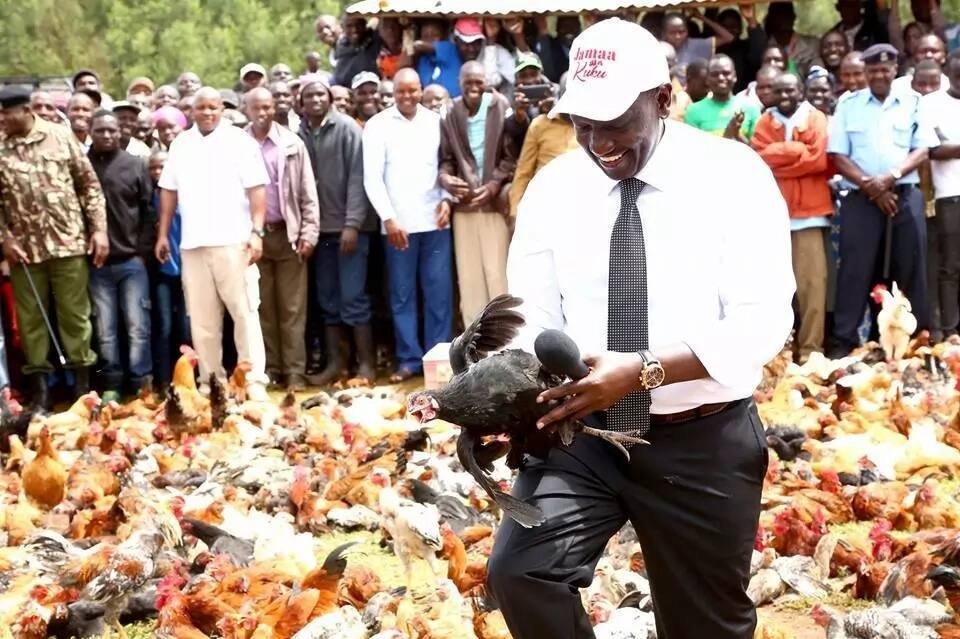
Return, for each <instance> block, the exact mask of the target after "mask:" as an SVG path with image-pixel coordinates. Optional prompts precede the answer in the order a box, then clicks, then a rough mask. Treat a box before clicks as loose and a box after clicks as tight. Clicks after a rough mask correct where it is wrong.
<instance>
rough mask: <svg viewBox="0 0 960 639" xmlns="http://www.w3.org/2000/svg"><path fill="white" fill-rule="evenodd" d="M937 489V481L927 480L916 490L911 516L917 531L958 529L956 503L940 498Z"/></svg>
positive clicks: (958, 512) (958, 515)
mask: <svg viewBox="0 0 960 639" xmlns="http://www.w3.org/2000/svg"><path fill="white" fill-rule="evenodd" d="M937 487H938V484H937V481H936V480H935V479H929V478H928V479H926V480H925V481H924V482H923V484H922V485H921V486H920V489H919V490H917V495H916V501H915V502H914V506H913V510H912V513H911V514H912V515H913V520H914V521H915V522H916V527H917V529H918V530H929V529H932V528H960V510H958V508H957V506H956V502H955V501H954V500H953V499H952V498H951V499H947V498H944V497H942V496H941V495H940V494H939V493H938V491H937Z"/></svg>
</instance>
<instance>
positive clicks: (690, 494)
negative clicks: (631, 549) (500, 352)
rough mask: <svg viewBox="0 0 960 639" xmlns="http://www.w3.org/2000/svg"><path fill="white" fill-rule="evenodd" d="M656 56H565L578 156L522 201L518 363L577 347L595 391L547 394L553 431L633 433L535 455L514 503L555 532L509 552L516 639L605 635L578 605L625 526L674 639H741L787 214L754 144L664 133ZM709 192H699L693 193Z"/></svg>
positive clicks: (600, 45)
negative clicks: (576, 423)
mask: <svg viewBox="0 0 960 639" xmlns="http://www.w3.org/2000/svg"><path fill="white" fill-rule="evenodd" d="M670 98H671V85H670V75H669V72H668V70H667V63H666V60H665V59H664V56H663V53H662V52H661V49H660V47H659V45H658V43H657V41H656V39H655V38H654V37H653V36H652V35H651V34H650V33H649V32H647V31H646V30H644V29H643V28H642V27H640V26H639V25H637V24H633V23H628V22H624V21H621V20H618V19H609V20H604V21H601V22H598V23H597V24H595V25H593V26H591V27H590V28H589V29H587V30H585V31H584V32H583V33H582V34H581V35H579V36H578V37H577V39H576V40H574V42H573V46H572V48H571V51H570V71H569V76H568V80H567V92H566V94H565V95H564V96H563V97H562V98H561V99H560V101H559V103H558V104H557V107H556V109H555V111H557V112H559V113H568V114H569V115H570V116H571V119H572V121H573V124H574V127H575V129H576V135H577V140H578V142H579V143H580V146H581V149H578V150H576V151H571V152H569V153H567V154H565V155H562V156H560V157H559V158H557V159H556V160H554V161H553V162H551V163H550V164H549V165H547V167H545V168H544V169H543V170H542V171H541V172H540V173H538V174H537V176H536V177H535V178H534V179H533V181H532V182H531V183H530V186H529V188H528V189H527V191H526V193H525V195H524V197H523V200H522V202H521V203H520V210H519V217H518V224H517V229H516V234H515V235H514V239H513V245H512V246H511V249H510V256H509V263H508V282H509V288H510V292H511V293H512V294H514V295H517V296H518V297H521V298H523V300H524V305H523V307H522V311H523V313H524V315H525V317H526V321H527V327H526V329H525V333H524V334H522V335H521V338H520V340H519V341H520V342H522V344H521V345H522V346H524V347H525V348H527V349H530V342H531V341H532V338H533V337H535V336H536V335H537V334H538V333H539V332H540V331H542V330H544V329H548V328H553V329H562V330H564V331H565V332H566V333H567V334H568V335H569V336H570V337H571V338H572V339H573V340H574V341H575V342H576V343H577V344H578V345H579V347H580V349H581V352H583V353H585V354H586V355H585V357H584V361H585V362H586V364H587V365H588V366H589V368H590V372H589V374H588V375H587V376H586V377H585V378H583V379H581V380H579V381H574V382H570V383H568V384H566V385H563V386H560V387H558V388H556V389H552V390H549V391H546V392H545V393H543V395H542V396H541V397H542V399H543V400H544V401H549V400H560V403H559V404H558V405H557V406H556V407H555V408H554V409H553V410H552V411H551V412H550V413H548V414H547V415H545V416H544V418H543V419H542V422H543V423H544V424H549V423H554V422H557V421H558V420H560V419H568V418H580V417H584V416H586V415H590V414H592V413H598V415H597V417H598V418H599V419H600V420H601V423H603V424H605V427H606V428H608V429H610V430H616V431H621V432H626V433H632V434H637V435H640V436H642V437H643V438H644V439H646V440H647V441H648V442H649V445H636V446H633V447H632V448H631V449H630V459H629V461H628V460H627V459H626V458H625V457H624V456H623V455H622V453H621V452H620V451H618V450H617V449H616V448H615V447H614V446H612V445H611V444H609V443H608V442H606V441H604V440H602V439H599V438H596V437H576V438H575V441H574V442H573V444H572V445H571V446H569V447H559V448H555V449H553V450H551V451H550V453H549V454H548V455H547V457H546V458H545V459H540V458H535V457H532V456H531V457H528V458H527V459H526V460H525V465H524V467H523V468H522V470H521V472H520V474H519V476H518V478H517V481H516V483H515V485H514V488H513V493H514V495H516V496H518V497H520V498H521V499H524V500H525V501H527V502H529V503H532V504H535V505H537V506H539V507H540V508H541V509H542V510H543V512H544V513H545V515H546V522H545V523H543V524H542V525H540V526H538V527H535V528H524V527H522V526H520V525H519V524H517V523H516V522H514V521H513V520H511V519H507V518H504V524H503V526H502V527H501V528H500V530H499V531H498V533H497V540H496V544H495V546H494V550H493V554H492V556H491V557H490V562H489V566H488V570H489V577H488V586H489V589H490V591H491V592H492V593H493V595H494V596H495V597H496V599H497V602H498V603H499V604H500V607H501V610H502V611H503V614H504V617H505V618H506V621H507V625H508V626H509V628H510V631H511V633H512V635H513V637H514V638H515V639H537V638H541V637H551V639H565V638H577V639H583V638H588V637H593V636H594V635H593V631H592V630H591V627H590V622H589V620H588V618H587V615H586V614H585V613H584V610H583V607H582V605H581V602H580V595H579V593H578V592H577V588H580V587H587V586H588V585H589V584H590V582H591V579H592V578H593V574H594V568H595V566H596V563H597V560H598V559H599V558H600V555H601V553H602V552H603V549H604V547H605V546H606V544H607V541H608V540H609V539H610V537H611V536H612V535H614V534H615V533H616V532H617V531H618V530H620V528H621V527H622V526H623V525H624V523H625V522H627V521H630V522H632V524H633V527H634V528H635V530H636V532H637V536H638V538H639V541H640V544H641V546H642V547H643V556H644V560H645V563H646V568H647V573H648V576H649V578H650V585H651V590H652V596H653V607H654V613H655V616H656V623H657V636H658V637H660V638H661V639H706V638H709V639H749V638H752V637H753V632H754V628H755V626H756V612H755V610H754V607H753V605H752V603H751V601H750V599H749V598H748V597H747V595H746V592H745V589H746V586H747V582H748V580H749V568H750V556H751V552H752V549H753V544H754V538H755V534H756V531H757V520H758V517H759V513H760V492H761V488H762V485H763V477H764V474H765V472H766V468H767V447H766V440H765V437H764V432H763V426H762V424H761V423H760V419H759V417H758V416H757V410H756V407H755V406H754V404H753V402H752V400H751V399H750V398H751V396H752V394H753V391H754V389H755V386H756V384H757V383H758V382H759V380H760V378H761V370H762V367H763V365H764V364H765V363H766V362H767V361H768V360H770V359H771V358H772V357H773V356H774V355H776V353H777V352H778V351H779V350H780V349H781V348H782V346H783V345H784V341H785V340H786V338H787V335H788V333H789V331H790V328H791V325H792V322H793V313H792V311H791V307H790V302H791V298H792V296H793V291H794V279H793V272H792V269H791V260H790V228H789V223H788V216H787V210H786V205H785V204H784V201H783V198H782V197H781V195H780V191H779V189H778V188H777V184H776V182H775V181H774V179H773V176H772V175H771V173H770V170H769V169H768V168H767V167H766V166H765V165H764V162H763V160H761V159H760V157H759V156H758V155H756V154H755V153H754V152H753V151H752V150H751V149H750V148H749V147H748V146H746V145H743V144H738V143H736V142H732V141H728V140H723V139H721V138H716V137H713V136H710V135H708V134H705V133H701V132H699V131H696V130H694V129H692V128H690V127H688V126H686V125H684V124H681V123H677V122H673V121H670V120H668V116H669V112H670ZM691 185H696V188H691Z"/></svg>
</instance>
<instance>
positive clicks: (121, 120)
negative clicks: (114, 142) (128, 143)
mask: <svg viewBox="0 0 960 639" xmlns="http://www.w3.org/2000/svg"><path fill="white" fill-rule="evenodd" d="M139 115H140V112H139V111H134V110H133V109H120V110H119V111H117V112H116V116H117V123H118V124H119V125H120V136H121V138H123V139H124V140H130V138H131V137H132V136H133V132H134V129H136V127H137V118H138V117H139Z"/></svg>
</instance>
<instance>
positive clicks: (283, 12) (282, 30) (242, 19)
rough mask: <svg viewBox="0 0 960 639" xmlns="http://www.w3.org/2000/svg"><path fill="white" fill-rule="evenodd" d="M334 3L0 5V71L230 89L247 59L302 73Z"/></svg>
mask: <svg viewBox="0 0 960 639" xmlns="http://www.w3.org/2000/svg"><path fill="white" fill-rule="evenodd" d="M340 11H341V3H340V2H338V1H337V0H273V1H270V0H137V1H133V0H116V1H110V0H58V1H56V2H55V1H54V0H0V12H2V15H4V16H5V17H4V19H3V20H0V74H2V75H14V74H31V75H70V74H71V73H72V72H73V71H75V70H76V69H79V68H84V67H89V68H93V69H95V70H97V72H98V73H100V74H101V76H102V78H103V82H104V85H105V88H106V89H107V91H108V92H110V93H111V94H113V95H122V94H123V92H124V91H125V90H126V86H127V82H129V80H130V79H131V78H133V77H135V76H138V75H146V76H149V77H151V78H153V80H154V81H155V82H156V83H157V84H162V83H166V82H173V81H175V80H176V77H177V75H179V74H180V73H181V72H182V71H184V70H187V69H189V70H191V71H194V72H196V73H197V74H199V75H200V77H201V79H202V80H203V81H204V82H205V83H207V84H212V85H214V86H218V87H230V86H233V85H234V84H235V83H236V81H237V71H238V70H239V69H240V67H241V66H243V65H244V64H245V63H247V62H259V63H261V64H263V65H264V66H267V67H269V66H271V65H273V64H276V63H277V62H286V63H287V64H289V65H290V66H291V67H293V69H294V70H295V71H296V70H300V69H302V68H303V66H304V63H303V56H304V53H305V52H306V51H308V50H310V49H316V48H319V47H322V45H321V44H320V43H318V42H317V41H316V36H315V34H314V31H313V22H314V19H315V18H316V16H317V15H318V14H320V13H334V14H336V13H339V12H340Z"/></svg>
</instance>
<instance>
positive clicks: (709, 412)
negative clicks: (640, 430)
mask: <svg viewBox="0 0 960 639" xmlns="http://www.w3.org/2000/svg"><path fill="white" fill-rule="evenodd" d="M734 403H735V402H719V403H717V404H701V405H700V406H697V407H696V408H691V409H690V410H684V411H680V412H679V413H669V414H667V415H656V414H654V415H650V424H651V425H652V426H664V425H667V424H669V425H676V424H684V423H686V422H692V421H694V420H696V419H703V418H704V417H711V416H713V415H716V414H717V413H722V412H723V411H725V410H727V409H728V408H730V407H731V406H732V405H733V404H734Z"/></svg>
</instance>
